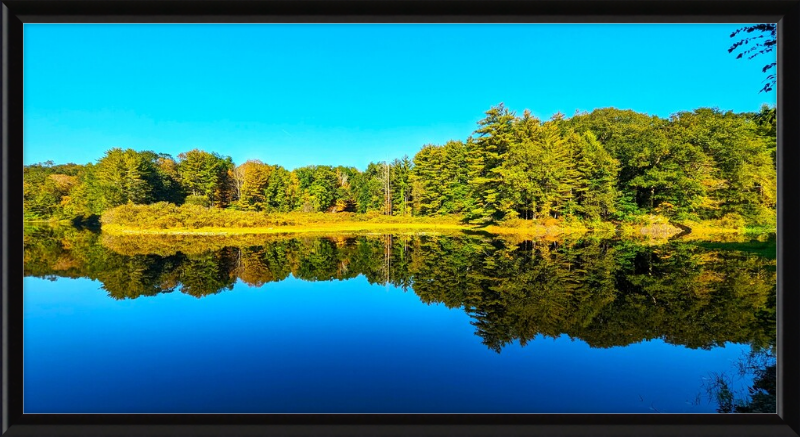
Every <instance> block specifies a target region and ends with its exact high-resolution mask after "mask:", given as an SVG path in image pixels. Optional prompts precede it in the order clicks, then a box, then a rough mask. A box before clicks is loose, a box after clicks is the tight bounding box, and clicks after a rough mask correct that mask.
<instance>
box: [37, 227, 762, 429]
mask: <svg viewBox="0 0 800 437" xmlns="http://www.w3.org/2000/svg"><path fill="white" fill-rule="evenodd" d="M762 240H764V241H751V242H746V243H699V242H681V241H679V240H676V241H670V242H666V243H663V244H658V245H648V244H645V243H643V242H635V241H624V240H593V239H591V238H583V239H581V240H573V241H569V240H567V241H512V240H503V239H498V238H495V237H492V236H490V235H481V234H455V235H447V236H445V235H439V236H436V235H417V236H408V235H396V236H391V235H363V236H337V237H308V236H303V237H297V236H295V237H290V236H283V237H275V236H259V237H249V240H248V239H246V238H242V237H239V238H231V239H226V238H220V237H202V236H195V237H171V238H168V237H149V236H148V237H141V236H140V237H111V236H108V235H105V234H101V233H97V232H92V231H89V230H85V229H84V230H81V229H75V228H63V229H62V228H47V227H45V228H39V229H34V228H30V229H26V230H25V280H24V378H25V379H24V411H25V413H498V412H503V413H654V412H657V413H709V412H716V411H717V407H718V404H717V403H716V401H715V400H713V399H710V398H709V396H708V394H707V389H708V387H709V384H711V382H712V381H713V380H714V378H715V376H718V375H720V374H725V375H729V376H730V377H731V381H732V384H733V385H732V386H731V389H732V390H734V391H735V392H737V393H738V392H746V391H747V387H749V386H750V385H752V383H753V375H752V374H745V375H738V374H737V371H736V369H737V363H739V362H740V361H741V360H742V358H743V357H744V356H747V355H748V354H749V353H750V352H751V351H752V350H754V349H755V350H769V349H771V348H773V347H774V345H775V338H776V331H775V278H776V275H775V243H774V239H773V238H769V239H762Z"/></svg>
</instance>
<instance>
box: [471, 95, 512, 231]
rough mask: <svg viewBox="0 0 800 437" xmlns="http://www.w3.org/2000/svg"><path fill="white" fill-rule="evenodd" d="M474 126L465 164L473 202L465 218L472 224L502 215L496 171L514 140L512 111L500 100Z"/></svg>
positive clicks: (501, 181)
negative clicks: (473, 136)
mask: <svg viewBox="0 0 800 437" xmlns="http://www.w3.org/2000/svg"><path fill="white" fill-rule="evenodd" d="M478 125H479V127H478V129H477V130H476V131H475V133H474V135H475V138H474V139H473V140H472V141H468V142H467V158H466V163H467V168H468V171H469V173H468V174H469V186H470V191H471V197H472V199H473V201H474V204H473V206H472V209H471V210H469V211H468V216H467V217H468V219H469V220H471V221H473V222H475V223H488V222H491V221H494V220H498V219H500V218H502V217H503V204H504V199H502V198H501V188H500V186H501V184H502V183H503V180H502V176H501V175H500V174H499V173H498V171H497V170H498V168H499V167H500V164H502V163H503V162H504V161H505V159H506V154H507V153H508V149H509V147H511V143H512V141H513V140H514V136H513V132H514V114H513V113H512V112H510V111H509V110H508V109H507V108H506V107H505V106H503V104H502V103H500V104H499V105H497V106H494V107H492V108H491V109H489V110H488V111H486V117H485V118H484V119H482V120H480V121H479V122H478Z"/></svg>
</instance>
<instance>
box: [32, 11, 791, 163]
mask: <svg viewBox="0 0 800 437" xmlns="http://www.w3.org/2000/svg"><path fill="white" fill-rule="evenodd" d="M738 27H741V25H738V24H25V25H24V32H25V34H24V36H25V47H24V65H25V67H24V68H25V71H24V129H25V132H24V162H25V164H32V163H36V162H42V161H47V160H52V161H54V162H56V163H58V164H62V163H67V162H75V163H78V164H85V163H87V162H94V161H96V160H98V159H99V158H101V157H102V156H103V153H104V152H105V151H106V150H108V149H110V148H112V147H121V148H133V149H136V150H153V151H156V152H163V153H169V154H171V155H173V156H177V155H178V154H179V153H180V152H184V151H188V150H191V149H193V148H200V149H203V150H206V151H213V152H217V153H220V154H222V155H224V156H231V157H232V158H233V160H234V162H236V163H237V164H239V163H242V162H244V161H246V160H247V159H260V160H262V161H264V162H266V163H269V164H281V165H283V166H284V167H287V168H288V169H292V168H295V167H299V166H303V165H310V164H328V165H352V166H356V167H358V168H360V169H364V167H366V165H367V163H369V162H370V161H382V160H385V159H394V158H396V157H402V156H403V155H404V154H407V155H408V156H409V157H413V155H414V154H415V153H416V152H417V151H418V150H419V149H420V147H421V146H422V145H424V144H443V143H444V142H446V141H447V140H450V139H462V140H463V139H466V138H467V136H469V135H470V134H471V133H472V132H473V131H474V130H475V128H476V122H477V121H478V120H480V119H481V118H483V115H484V112H485V111H486V110H487V109H489V108H490V107H491V106H492V105H496V104H498V103H500V102H504V103H505V105H506V106H507V107H509V108H510V109H511V110H513V111H516V112H517V113H519V114H521V113H522V111H523V110H524V109H530V110H531V111H532V112H533V114H534V115H536V116H538V117H540V118H550V116H552V115H553V114H554V113H556V112H559V111H560V112H562V113H564V114H566V115H567V116H570V115H572V114H574V113H575V111H576V110H578V111H591V110H593V109H595V108H602V107H609V106H613V107H617V108H621V109H633V110H635V111H639V112H646V113H648V114H654V115H659V116H664V117H667V116H669V115H670V114H672V113H675V112H678V111H683V110H692V109H695V108H698V107H718V108H720V109H723V110H733V111H736V112H741V111H756V110H758V109H759V107H760V106H761V104H763V103H767V104H770V105H774V104H775V100H776V96H775V93H774V92H771V93H766V94H765V93H759V90H760V89H761V87H762V86H763V81H764V79H765V77H766V74H764V73H762V72H761V67H763V66H764V65H765V64H767V63H769V62H773V61H774V59H775V56H774V52H773V53H772V54H770V55H767V56H760V57H757V58H755V59H753V60H742V59H740V60H737V59H735V56H734V55H732V54H729V53H728V52H727V49H728V47H729V46H730V45H731V44H732V43H733V42H734V39H732V38H730V37H729V35H730V33H731V32H732V31H733V30H735V29H736V28H738ZM768 56H771V58H770V57H768Z"/></svg>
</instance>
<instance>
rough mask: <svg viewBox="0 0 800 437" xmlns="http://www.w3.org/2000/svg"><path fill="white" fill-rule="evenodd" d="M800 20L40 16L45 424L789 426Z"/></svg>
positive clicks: (38, 406)
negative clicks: (789, 25)
mask: <svg viewBox="0 0 800 437" xmlns="http://www.w3.org/2000/svg"><path fill="white" fill-rule="evenodd" d="M775 44H776V24H775V23H733V24H731V23H722V24H719V23H718V24H697V23H693V24H688V23H687V24H509V23H504V24H464V23H462V24H355V23H353V24H321V23H318V24H274V23H273V24H119V23H117V24H74V23H72V24H64V23H62V24H44V23H25V24H24V52H23V59H24V88H23V94H24V114H23V115H24V151H23V159H24V169H23V178H24V182H23V188H24V205H23V210H24V230H23V234H24V276H25V278H24V282H23V285H24V288H23V303H24V312H23V334H24V341H23V351H24V361H23V363H24V364H23V365H24V369H23V370H24V381H23V384H24V390H23V394H24V405H23V409H24V413H25V414H36V413H43V414H64V413H83V414H95V413H122V414H137V413H151V414H152V413H173V414H174V413H258V414H287V413H402V414H415V413H447V414H481V413H526V414H565V413H566V414H570V413H606V414H608V413H648V414H652V413H666V414H669V413H683V414H686V413H714V414H716V413H770V414H775V413H776V354H777V353H778V351H777V348H776V345H777V335H778V333H777V330H776V274H777V266H776V225H777V223H776V217H777V215H776V208H777V182H776V181H777V170H776V169H777V165H776V110H777V108H776V103H777V102H776V88H777V82H776V71H777V68H776V62H777V57H776V51H775V47H776V46H775Z"/></svg>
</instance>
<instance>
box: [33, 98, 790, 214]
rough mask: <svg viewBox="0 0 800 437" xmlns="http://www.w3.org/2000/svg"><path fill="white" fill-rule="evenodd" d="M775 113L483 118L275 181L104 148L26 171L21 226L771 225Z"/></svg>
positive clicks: (197, 153)
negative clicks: (246, 217)
mask: <svg viewBox="0 0 800 437" xmlns="http://www.w3.org/2000/svg"><path fill="white" fill-rule="evenodd" d="M775 125H776V123H775V108H770V107H767V106H764V107H762V108H761V110H760V111H758V112H750V113H733V112H731V111H727V112H725V111H720V110H718V109H712V108H700V109H697V110H694V111H690V112H688V111H687V112H679V113H676V114H674V115H672V116H671V117H669V118H660V117H657V116H650V115H647V114H643V113H638V112H635V111H632V110H620V109H615V108H604V109H597V110H594V111H592V112H584V113H576V114H575V115H574V116H572V117H565V116H563V115H562V114H556V115H555V116H553V117H552V118H551V119H549V120H544V121H543V120H540V119H538V118H536V117H535V116H533V115H532V114H531V112H530V111H527V110H526V111H524V112H523V114H522V115H517V114H516V113H514V112H513V111H510V110H509V109H508V108H506V107H505V106H504V105H503V104H502V103H501V104H499V105H497V106H494V107H492V108H491V109H489V110H488V111H487V112H486V113H485V117H484V118H483V119H482V120H480V121H479V122H478V128H477V129H476V130H475V131H474V132H473V133H472V135H470V136H469V137H468V138H467V139H466V141H460V140H451V141H448V142H447V143H445V144H443V145H433V144H428V145H424V146H422V148H421V149H420V150H419V151H418V152H417V153H416V154H415V156H414V157H413V158H409V157H407V156H404V157H402V158H397V159H394V160H393V161H391V162H371V163H370V164H369V165H368V166H367V167H366V169H364V170H363V171H362V170H359V169H357V168H355V167H348V166H329V165H311V166H305V167H299V168H295V169H293V170H289V169H286V168H284V167H282V166H280V165H276V164H269V163H266V162H263V161H261V160H255V159H253V160H248V161H246V162H244V163H241V164H238V165H237V164H235V163H234V162H233V160H232V159H231V158H230V157H227V156H222V155H220V154H218V153H213V152H206V151H203V150H198V149H195V150H190V151H188V152H185V153H181V154H179V155H178V156H177V157H175V158H174V157H172V156H170V155H168V154H163V153H156V152H152V151H135V150H132V149H125V150H123V149H121V148H114V149H110V150H108V151H107V152H105V154H104V156H103V157H102V158H100V159H99V160H98V161H97V162H96V163H89V164H86V165H78V164H65V165H54V164H53V163H52V162H45V163H39V164H34V165H27V166H25V167H24V171H23V174H24V210H25V214H26V217H27V218H28V219H35V218H59V219H75V218H78V219H80V218H86V217H90V216H96V215H100V214H102V213H103V212H104V211H106V210H108V209H110V208H113V207H116V206H119V205H124V204H150V203H156V202H169V203H173V204H176V205H181V204H184V203H185V204H196V205H203V206H206V207H211V208H227V209H235V210H245V211H261V212H267V213H270V212H291V211H303V212H315V211H316V212H343V211H347V212H354V213H377V214H386V215H395V216H442V215H460V216H463V217H464V219H465V220H468V221H470V222H472V223H489V222H497V221H500V220H503V219H511V218H519V219H544V218H562V217H574V218H578V219H583V220H590V221H600V220H625V219H626V218H630V217H633V216H637V215H642V214H660V215H664V216H667V217H670V218H675V219H694V220H703V219H718V218H722V217H724V216H726V215H735V216H740V217H742V218H744V219H745V220H746V222H747V223H750V224H768V225H770V224H774V223H775V206H776V164H775V149H776V140H775V135H776V134H775Z"/></svg>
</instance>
